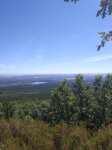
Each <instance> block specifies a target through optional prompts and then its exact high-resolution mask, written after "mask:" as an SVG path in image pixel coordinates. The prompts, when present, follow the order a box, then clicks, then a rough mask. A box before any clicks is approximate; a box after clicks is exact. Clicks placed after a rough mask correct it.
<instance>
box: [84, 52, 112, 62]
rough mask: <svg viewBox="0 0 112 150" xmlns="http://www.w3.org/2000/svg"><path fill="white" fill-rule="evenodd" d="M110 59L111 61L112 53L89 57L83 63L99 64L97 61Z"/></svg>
mask: <svg viewBox="0 0 112 150" xmlns="http://www.w3.org/2000/svg"><path fill="white" fill-rule="evenodd" d="M111 59H112V53H110V54H104V55H99V56H94V57H89V58H87V59H85V62H99V61H105V60H111Z"/></svg>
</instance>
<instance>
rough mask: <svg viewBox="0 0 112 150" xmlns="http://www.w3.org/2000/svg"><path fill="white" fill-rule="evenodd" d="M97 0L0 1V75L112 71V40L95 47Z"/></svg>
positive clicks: (103, 27)
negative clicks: (98, 49)
mask: <svg viewBox="0 0 112 150" xmlns="http://www.w3.org/2000/svg"><path fill="white" fill-rule="evenodd" d="M98 9H99V1H98V0H91V1H90V0H83V1H80V2H79V3H77V5H75V4H73V3H65V2H64V0H1V1H0V74H38V73H102V72H112V67H111V65H112V43H111V42H110V43H108V44H107V45H106V47H104V48H103V49H101V51H100V52H97V49H96V45H98V44H99V41H100V38H99V36H98V34H97V33H98V32H100V31H108V30H109V29H110V28H111V25H112V24H111V23H112V18H111V16H110V17H107V18H105V19H104V20H102V19H101V18H100V17H98V18H96V11H97V10H98Z"/></svg>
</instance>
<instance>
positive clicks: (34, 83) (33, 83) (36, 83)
mask: <svg viewBox="0 0 112 150" xmlns="http://www.w3.org/2000/svg"><path fill="white" fill-rule="evenodd" d="M46 83H47V82H32V85H39V84H46Z"/></svg>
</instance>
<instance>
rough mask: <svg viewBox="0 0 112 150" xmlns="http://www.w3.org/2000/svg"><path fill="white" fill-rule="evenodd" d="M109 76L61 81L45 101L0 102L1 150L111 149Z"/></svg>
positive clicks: (111, 103) (110, 86)
mask: <svg viewBox="0 0 112 150" xmlns="http://www.w3.org/2000/svg"><path fill="white" fill-rule="evenodd" d="M111 121H112V75H107V76H106V78H105V80H104V79H102V76H101V75H98V76H96V78H95V80H94V82H93V85H92V86H90V85H87V84H86V82H85V79H84V77H83V75H77V76H76V77H75V80H74V82H73V83H72V86H71V88H70V86H69V87H68V86H67V82H66V80H64V81H63V82H62V83H61V84H60V85H59V86H58V87H57V88H56V89H54V90H53V91H52V96H51V100H49V101H47V100H46V101H32V102H31V101H26V102H24V103H18V102H17V101H8V99H7V100H5V98H4V100H2V102H1V103H0V149H1V150H7V149H8V150H16V149H17V150H37V149H39V150H50V149H51V150H53V149H54V150H75V149H77V150H84V149H85V150H103V149H104V150H106V149H107V150H111V149H112V142H111V141H112V128H111Z"/></svg>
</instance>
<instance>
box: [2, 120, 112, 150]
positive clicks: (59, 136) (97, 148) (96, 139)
mask: <svg viewBox="0 0 112 150" xmlns="http://www.w3.org/2000/svg"><path fill="white" fill-rule="evenodd" d="M0 149H1V150H75V149H76V150H101V149H102V150H111V149H112V125H111V124H110V125H108V126H105V127H102V128H100V129H99V130H98V131H97V132H94V131H91V132H90V131H88V130H87V129H86V128H85V127H84V126H82V125H81V126H79V127H77V126H70V125H69V126H68V125H67V124H66V123H63V122H61V123H60V124H58V125H56V126H54V127H50V126H49V125H48V124H46V123H45V122H42V121H34V120H32V119H31V118H27V119H24V120H21V119H18V120H17V119H11V120H8V121H6V120H1V121H0Z"/></svg>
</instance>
